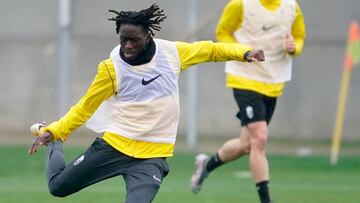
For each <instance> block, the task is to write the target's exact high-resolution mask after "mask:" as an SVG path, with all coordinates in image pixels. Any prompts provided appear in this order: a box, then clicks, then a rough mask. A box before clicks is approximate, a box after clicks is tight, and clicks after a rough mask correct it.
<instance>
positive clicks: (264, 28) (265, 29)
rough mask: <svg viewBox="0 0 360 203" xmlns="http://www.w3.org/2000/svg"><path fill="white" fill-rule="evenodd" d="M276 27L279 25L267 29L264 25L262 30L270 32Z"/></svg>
mask: <svg viewBox="0 0 360 203" xmlns="http://www.w3.org/2000/svg"><path fill="white" fill-rule="evenodd" d="M275 27H277V25H273V26H269V27H267V26H266V25H264V26H263V27H262V29H263V30H264V31H268V30H271V29H273V28H275Z"/></svg>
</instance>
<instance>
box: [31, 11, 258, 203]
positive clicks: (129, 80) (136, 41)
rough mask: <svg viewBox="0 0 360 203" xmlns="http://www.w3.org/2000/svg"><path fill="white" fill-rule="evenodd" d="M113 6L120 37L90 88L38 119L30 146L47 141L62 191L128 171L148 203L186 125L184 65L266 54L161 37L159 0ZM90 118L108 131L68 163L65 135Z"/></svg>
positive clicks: (52, 183) (139, 200)
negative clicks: (182, 115) (50, 118)
mask: <svg viewBox="0 0 360 203" xmlns="http://www.w3.org/2000/svg"><path fill="white" fill-rule="evenodd" d="M110 12H112V13H114V14H116V16H115V17H114V18H111V19H109V20H111V21H115V23H116V33H118V34H119V35H120V45H118V46H116V47H115V48H114V49H113V51H112V52H111V54H110V58H108V59H106V60H104V61H102V62H100V64H99V65H98V73H97V75H96V76H95V79H94V81H93V82H92V84H91V86H90V87H89V89H88V91H87V93H86V94H85V95H84V96H83V97H82V98H81V99H80V101H79V102H77V104H76V105H75V106H73V107H72V108H71V109H70V111H69V112H67V113H66V114H65V116H63V117H62V118H61V119H60V120H58V121H55V122H53V123H51V124H50V125H48V126H45V125H36V126H35V127H37V129H35V134H39V135H38V137H36V139H35V140H34V142H33V143H32V145H31V146H30V148H29V151H28V153H29V154H33V153H34V152H36V151H37V149H38V148H39V147H40V146H43V145H46V146H47V155H46V172H47V179H48V187H49V191H50V193H51V194H52V195H54V196H58V197H65V196H68V195H70V194H73V193H75V192H77V191H79V190H81V189H83V188H85V187H87V186H89V185H91V184H94V183H97V182H99V181H102V180H105V179H108V178H111V177H114V176H117V175H122V176H123V178H124V180H125V183H126V190H127V195H126V200H125V201H126V202H127V203H147V202H151V201H152V200H153V199H154V197H155V195H156V194H157V192H158V189H159V188H160V184H161V183H162V181H163V178H164V177H165V176H166V175H167V174H168V172H169V167H168V164H167V162H166V158H167V157H171V156H173V151H174V144H175V140H176V132H177V128H178V121H179V87H178V78H179V75H180V73H181V72H182V71H184V70H186V69H188V68H189V67H190V66H192V65H195V64H198V63H204V62H211V61H229V60H236V61H244V62H246V61H247V62H253V61H263V60H264V54H263V52H262V50H252V49H251V48H249V47H247V46H244V45H241V44H228V43H213V42H211V41H201V42H194V43H185V42H170V41H166V40H161V39H154V38H153V37H152V36H153V35H154V31H159V30H160V28H161V27H160V26H159V24H160V22H162V21H163V20H164V19H165V18H166V16H165V15H164V13H163V10H161V9H159V7H158V6H157V5H156V4H154V5H152V6H151V7H149V8H148V9H144V10H141V11H121V12H117V11H113V10H110ZM90 117H91V118H90ZM89 119H90V120H89ZM85 122H87V127H89V128H90V129H92V130H94V131H96V132H98V133H103V136H102V137H101V138H97V139H96V140H95V141H94V142H93V144H92V145H91V146H90V147H89V148H88V149H87V151H86V152H85V153H83V154H81V155H80V156H79V157H78V158H77V159H75V160H74V161H73V162H71V163H70V164H68V165H66V164H65V161H64V153H63V146H62V142H63V141H65V140H66V139H67V138H68V137H69V135H70V134H71V133H72V132H73V131H74V130H76V129H77V128H79V127H80V126H82V125H83V124H84V123H85ZM41 127H42V128H41ZM40 128H41V129H40ZM39 129H40V132H36V131H39ZM32 130H34V129H32Z"/></svg>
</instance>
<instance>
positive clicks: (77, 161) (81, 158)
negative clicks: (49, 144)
mask: <svg viewBox="0 0 360 203" xmlns="http://www.w3.org/2000/svg"><path fill="white" fill-rule="evenodd" d="M84 159H85V155H81V156H80V157H79V158H77V159H76V160H75V161H74V166H77V165H79V164H80V163H81V162H82V161H84Z"/></svg>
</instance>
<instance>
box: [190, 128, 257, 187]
mask: <svg viewBox="0 0 360 203" xmlns="http://www.w3.org/2000/svg"><path fill="white" fill-rule="evenodd" d="M249 151H250V138H249V133H248V132H247V129H246V128H243V129H242V130H241V135H240V138H235V139H231V140H229V141H227V142H226V143H225V144H224V145H223V146H222V147H221V148H220V149H219V150H218V152H217V153H216V154H215V155H213V156H212V157H208V156H207V155H205V154H199V155H198V156H196V157H195V170H194V173H193V175H192V177H191V189H192V191H193V193H198V192H200V190H201V188H202V185H203V183H204V180H205V179H206V178H207V177H208V175H209V174H210V172H212V171H213V170H215V169H216V168H218V167H219V166H221V165H223V164H224V163H228V162H230V161H233V160H235V159H238V158H240V157H241V156H243V155H247V154H248V153H249Z"/></svg>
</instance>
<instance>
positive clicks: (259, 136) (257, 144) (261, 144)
mask: <svg viewBox="0 0 360 203" xmlns="http://www.w3.org/2000/svg"><path fill="white" fill-rule="evenodd" d="M267 140H268V135H267V133H266V132H264V131H257V132H255V134H254V135H253V136H252V138H251V147H252V148H255V149H258V150H265V148H266V144H267Z"/></svg>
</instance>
